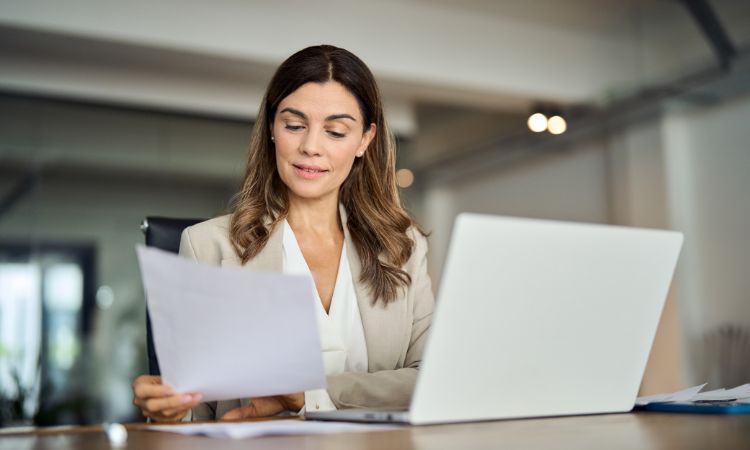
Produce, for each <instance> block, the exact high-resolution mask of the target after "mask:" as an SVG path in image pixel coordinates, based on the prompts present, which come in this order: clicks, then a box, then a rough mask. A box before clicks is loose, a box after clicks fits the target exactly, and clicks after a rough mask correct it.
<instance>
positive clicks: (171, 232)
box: [141, 217, 205, 375]
mask: <svg viewBox="0 0 750 450" xmlns="http://www.w3.org/2000/svg"><path fill="white" fill-rule="evenodd" d="M204 220H205V219H172V218H169V217H146V218H145V219H144V220H143V223H141V231H143V234H144V235H146V245H147V246H149V247H156V248H159V249H162V250H166V251H168V252H172V253H177V252H179V251H180V235H182V230H184V229H185V228H187V227H189V226H190V225H195V224H196V223H198V222H203V221H204ZM146 345H147V349H148V373H149V374H150V375H161V370H160V369H159V360H158V359H157V358H156V351H155V350H154V339H153V337H152V336H151V318H150V317H149V314H148V309H146Z"/></svg>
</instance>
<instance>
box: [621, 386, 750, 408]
mask: <svg viewBox="0 0 750 450" xmlns="http://www.w3.org/2000/svg"><path fill="white" fill-rule="evenodd" d="M705 386H706V383H704V384H701V385H699V386H693V387H691V388H687V389H685V390H682V391H678V392H673V393H670V394H657V395H649V396H647V397H638V399H637V400H636V401H635V404H636V405H638V406H645V405H648V404H649V403H666V402H697V401H702V402H723V401H733V400H737V401H739V402H741V403H748V402H750V383H748V384H743V385H742V386H737V387H736V388H732V389H716V390H713V391H706V392H700V391H701V389H703V388H704V387H705Z"/></svg>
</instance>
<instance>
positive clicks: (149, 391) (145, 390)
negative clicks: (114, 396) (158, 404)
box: [133, 382, 175, 399]
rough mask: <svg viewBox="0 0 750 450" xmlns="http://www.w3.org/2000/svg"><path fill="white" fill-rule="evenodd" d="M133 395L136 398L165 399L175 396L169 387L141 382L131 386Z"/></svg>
mask: <svg viewBox="0 0 750 450" xmlns="http://www.w3.org/2000/svg"><path fill="white" fill-rule="evenodd" d="M133 394H135V396H136V397H138V398H144V399H146V398H153V397H167V396H170V395H175V392H174V390H173V389H172V387H171V386H169V385H166V384H151V383H148V382H142V383H139V384H134V385H133Z"/></svg>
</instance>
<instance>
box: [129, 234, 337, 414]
mask: <svg viewBox="0 0 750 450" xmlns="http://www.w3.org/2000/svg"><path fill="white" fill-rule="evenodd" d="M137 252H138V259H139V261H140V265H141V273H142V276H143V284H144V287H145V290H146V299H147V303H148V310H149V313H150V315H151V324H152V329H153V337H154V344H155V347H156V355H157V357H158V359H159V366H160V368H161V372H162V377H163V379H164V381H165V382H166V383H168V384H170V385H172V386H173V387H174V388H175V389H176V390H177V391H178V392H199V393H201V394H203V398H204V400H205V401H211V400H225V399H234V398H245V397H261V396H267V395H277V394H290V393H294V392H303V391H306V390H312V389H320V388H325V387H326V378H325V369H324V367H323V356H322V353H321V347H320V337H319V334H318V324H317V317H316V312H315V306H316V305H315V303H314V302H315V301H316V300H315V294H314V291H313V289H314V288H313V282H312V279H311V278H310V277H307V276H300V275H283V274H277V273H257V272H252V271H250V270H247V269H241V268H219V267H214V266H209V265H205V264H200V263H197V262H195V261H191V260H188V259H185V258H181V257H179V256H177V255H174V254H171V253H167V252H163V251H161V250H157V249H153V248H146V247H142V246H139V247H138V248H137Z"/></svg>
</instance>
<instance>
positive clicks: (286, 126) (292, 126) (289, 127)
mask: <svg viewBox="0 0 750 450" xmlns="http://www.w3.org/2000/svg"><path fill="white" fill-rule="evenodd" d="M284 128H286V129H287V130H290V131H299V130H301V129H303V128H305V127H304V126H302V125H289V124H287V125H284Z"/></svg>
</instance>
